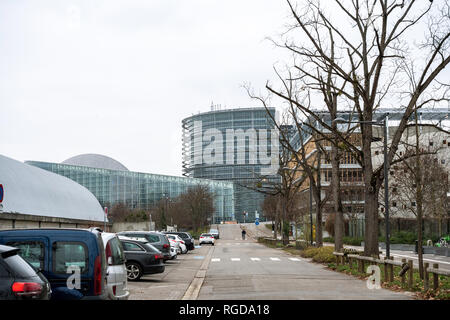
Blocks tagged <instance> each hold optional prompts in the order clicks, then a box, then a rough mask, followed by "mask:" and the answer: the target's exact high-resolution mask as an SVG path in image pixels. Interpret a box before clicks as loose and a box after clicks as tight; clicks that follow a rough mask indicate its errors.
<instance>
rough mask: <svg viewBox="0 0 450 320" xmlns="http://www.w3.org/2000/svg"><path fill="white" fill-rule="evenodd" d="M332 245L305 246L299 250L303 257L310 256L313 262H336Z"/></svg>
mask: <svg viewBox="0 0 450 320" xmlns="http://www.w3.org/2000/svg"><path fill="white" fill-rule="evenodd" d="M333 251H334V248H333V247H320V248H313V247H310V248H307V249H305V250H303V251H302V252H301V254H300V255H301V256H302V257H303V258H312V259H313V261H315V262H320V263H332V262H336V257H335V256H334V255H333Z"/></svg>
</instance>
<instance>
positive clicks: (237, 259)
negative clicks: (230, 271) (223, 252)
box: [231, 258, 241, 261]
mask: <svg viewBox="0 0 450 320" xmlns="http://www.w3.org/2000/svg"><path fill="white" fill-rule="evenodd" d="M231 261H241V258H231Z"/></svg>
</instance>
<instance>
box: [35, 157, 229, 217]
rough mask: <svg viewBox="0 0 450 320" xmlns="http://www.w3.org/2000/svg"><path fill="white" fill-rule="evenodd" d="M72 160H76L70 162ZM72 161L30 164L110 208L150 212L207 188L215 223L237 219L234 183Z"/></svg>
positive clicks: (98, 160)
mask: <svg viewBox="0 0 450 320" xmlns="http://www.w3.org/2000/svg"><path fill="white" fill-rule="evenodd" d="M71 159H74V160H73V161H69V160H71ZM71 159H69V160H66V161H64V163H49V162H39V161H26V163H27V164H29V165H33V166H36V167H39V168H42V169H45V170H48V171H50V172H54V173H57V174H60V175H62V176H65V177H67V178H70V179H72V180H74V181H75V182H77V183H79V184H81V185H82V186H84V187H86V188H87V189H88V190H89V191H91V192H92V193H93V194H94V195H95V197H96V198H97V199H98V201H99V202H100V204H101V205H102V206H103V207H108V208H110V207H112V206H113V205H114V204H116V203H119V202H121V203H124V204H126V205H127V207H129V208H131V209H136V208H137V209H144V210H148V209H150V208H152V207H153V206H154V205H156V204H157V203H158V202H159V201H160V200H161V199H165V198H166V197H168V198H169V199H173V198H176V197H177V196H179V195H180V194H182V193H184V192H186V191H187V190H188V189H189V187H193V186H197V185H202V186H207V187H208V188H209V190H210V191H211V192H212V193H213V195H214V208H215V212H214V213H213V221H214V222H215V223H220V221H229V220H234V217H233V209H234V199H233V191H234V185H233V183H230V182H226V181H212V180H205V179H193V178H186V177H176V176H165V175H157V174H150V173H141V172H132V171H128V169H126V168H125V167H124V166H122V165H121V164H120V163H118V162H117V161H115V160H113V159H111V158H108V157H105V156H100V155H82V156H78V157H74V158H71ZM69 163H72V164H69ZM76 164H82V165H76ZM119 164H120V165H119ZM86 165H94V166H97V167H88V166H86Z"/></svg>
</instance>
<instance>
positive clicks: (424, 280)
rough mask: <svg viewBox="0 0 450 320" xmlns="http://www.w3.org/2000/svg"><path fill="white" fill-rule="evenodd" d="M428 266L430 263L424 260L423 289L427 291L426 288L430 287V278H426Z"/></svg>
mask: <svg viewBox="0 0 450 320" xmlns="http://www.w3.org/2000/svg"><path fill="white" fill-rule="evenodd" d="M429 266H430V264H429V263H428V262H425V263H424V265H423V272H424V274H423V276H424V277H423V288H424V289H425V291H428V289H429V288H430V282H429V281H430V279H429V278H428V267H429Z"/></svg>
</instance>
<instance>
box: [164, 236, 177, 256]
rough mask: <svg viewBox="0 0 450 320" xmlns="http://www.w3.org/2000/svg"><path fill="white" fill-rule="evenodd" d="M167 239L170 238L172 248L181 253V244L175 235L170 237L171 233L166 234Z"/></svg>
mask: <svg viewBox="0 0 450 320" xmlns="http://www.w3.org/2000/svg"><path fill="white" fill-rule="evenodd" d="M166 236H167V239H169V243H170V249H175V251H176V253H177V254H180V253H181V246H180V243H178V242H177V241H176V240H175V237H169V235H166Z"/></svg>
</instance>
